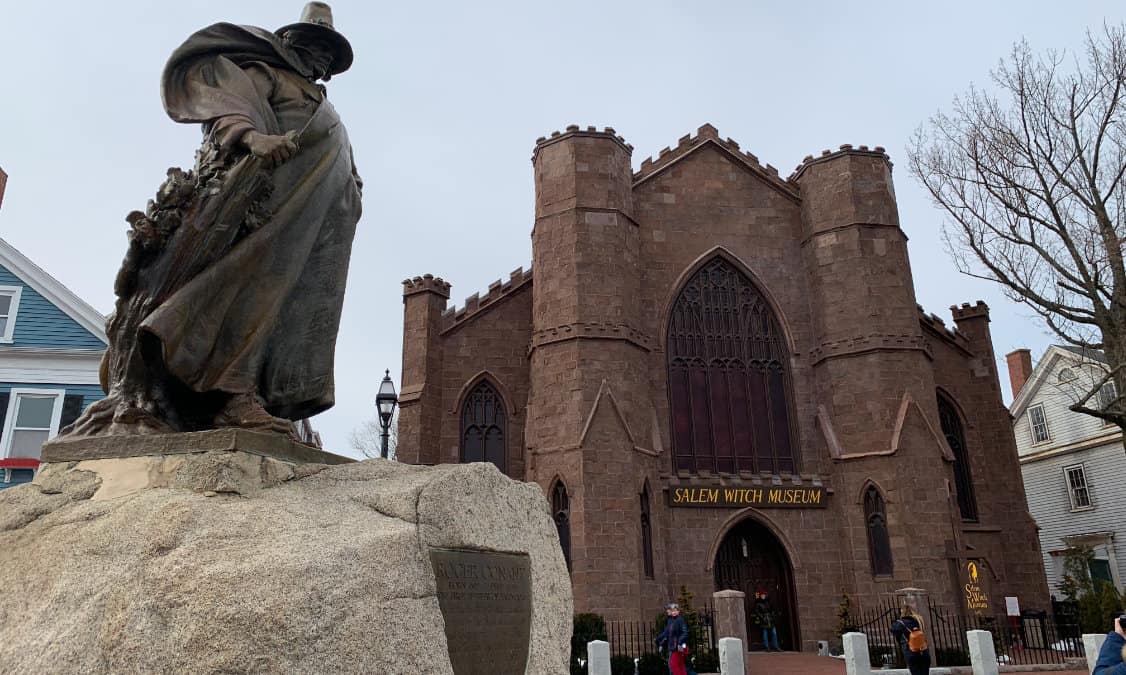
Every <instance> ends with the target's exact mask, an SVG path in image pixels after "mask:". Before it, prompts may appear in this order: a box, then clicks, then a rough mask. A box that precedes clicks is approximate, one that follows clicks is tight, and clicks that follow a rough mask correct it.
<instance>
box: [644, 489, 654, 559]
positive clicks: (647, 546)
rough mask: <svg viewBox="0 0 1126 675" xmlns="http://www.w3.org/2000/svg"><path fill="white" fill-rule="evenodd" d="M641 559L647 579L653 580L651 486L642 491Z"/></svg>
mask: <svg viewBox="0 0 1126 675" xmlns="http://www.w3.org/2000/svg"><path fill="white" fill-rule="evenodd" d="M641 557H642V559H643V560H644V563H645V578H646V579H652V578H653V525H652V523H651V522H650V514H649V486H648V485H646V486H645V487H644V488H642V489H641Z"/></svg>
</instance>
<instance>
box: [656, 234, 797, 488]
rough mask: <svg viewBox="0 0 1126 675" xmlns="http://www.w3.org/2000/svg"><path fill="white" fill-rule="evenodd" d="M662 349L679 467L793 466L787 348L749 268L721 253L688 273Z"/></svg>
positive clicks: (790, 469)
mask: <svg viewBox="0 0 1126 675" xmlns="http://www.w3.org/2000/svg"><path fill="white" fill-rule="evenodd" d="M667 350H668V359H669V361H668V368H669V371H668V373H669V405H670V410H671V414H672V440H673V447H674V454H675V458H676V459H675V462H676V468H677V469H683V470H687V471H700V470H705V471H712V472H718V473H735V472H737V471H753V472H759V471H766V472H770V473H784V472H794V471H796V470H797V465H796V461H795V452H794V447H795V443H794V439H793V431H792V422H791V420H792V412H791V405H790V392H789V379H790V378H789V373H788V368H789V353H788V351H787V349H786V344H785V340H784V339H783V335H782V329H781V324H779V322H778V319H777V317H775V316H774V312H773V311H772V310H771V308H770V305H769V303H767V302H766V299H765V298H764V297H763V295H762V293H761V292H760V291H759V290H758V288H756V287H755V285H754V283H753V282H752V281H751V279H750V278H748V277H747V275H745V274H743V273H742V272H741V271H740V270H739V269H737V268H736V267H735V266H734V265H733V264H731V263H730V262H728V261H727V260H726V259H724V258H723V257H718V256H717V257H716V258H714V259H712V260H711V261H709V262H708V263H707V264H705V265H704V266H703V267H701V268H700V269H699V270H698V271H697V272H696V273H695V274H693V275H692V277H691V278H690V279H689V280H688V281H687V282H686V283H685V284H684V288H682V289H681V291H680V294H679V295H678V296H677V299H676V302H675V303H674V304H673V308H672V313H671V315H670V318H669V326H668V342H667Z"/></svg>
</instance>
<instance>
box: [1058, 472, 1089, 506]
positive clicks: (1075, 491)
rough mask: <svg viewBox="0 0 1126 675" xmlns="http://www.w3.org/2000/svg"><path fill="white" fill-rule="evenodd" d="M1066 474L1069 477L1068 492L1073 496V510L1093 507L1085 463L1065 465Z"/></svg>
mask: <svg viewBox="0 0 1126 675" xmlns="http://www.w3.org/2000/svg"><path fill="white" fill-rule="evenodd" d="M1063 473H1064V476H1065V477H1066V478H1067V493H1068V495H1069V496H1070V497H1071V510H1072V511H1078V510H1080V509H1089V508H1091V489H1090V487H1089V486H1088V485H1087V473H1086V471H1084V470H1083V465H1082V464H1079V465H1077V466H1069V467H1065V468H1064V470H1063Z"/></svg>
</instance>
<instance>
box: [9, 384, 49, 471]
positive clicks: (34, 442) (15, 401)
mask: <svg viewBox="0 0 1126 675" xmlns="http://www.w3.org/2000/svg"><path fill="white" fill-rule="evenodd" d="M64 394H65V392H63V391H61V390H54V389H13V390H12V392H11V394H10V396H9V399H8V408H7V414H6V415H5V421H4V434H3V441H2V442H0V443H2V445H3V453H2V456H3V457H6V458H7V457H26V458H30V459H39V453H40V448H41V446H42V445H43V443H45V442H46V441H47V440H48V439H50V438H52V437H53V436H54V435H55V434H56V433H58V431H59V422H60V421H61V419H62V413H63V396H64Z"/></svg>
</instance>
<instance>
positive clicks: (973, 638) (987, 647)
mask: <svg viewBox="0 0 1126 675" xmlns="http://www.w3.org/2000/svg"><path fill="white" fill-rule="evenodd" d="M966 640H968V641H969V645H970V664H971V665H972V666H973V669H974V675H998V674H999V673H1000V672H1001V669H1000V668H999V667H998V665H997V650H996V649H994V648H993V633H990V632H989V631H987V630H969V631H966Z"/></svg>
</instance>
